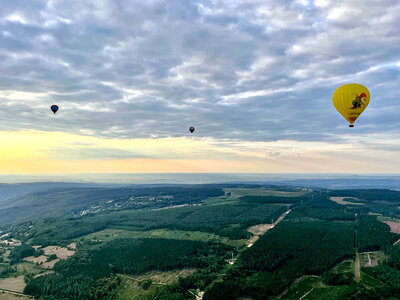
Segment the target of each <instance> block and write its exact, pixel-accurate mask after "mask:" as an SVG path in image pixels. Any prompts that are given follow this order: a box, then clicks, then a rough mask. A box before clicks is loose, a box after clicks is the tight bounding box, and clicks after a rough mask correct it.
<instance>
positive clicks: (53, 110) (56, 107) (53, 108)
mask: <svg viewBox="0 0 400 300" xmlns="http://www.w3.org/2000/svg"><path fill="white" fill-rule="evenodd" d="M50 109H51V111H52V112H53V113H54V114H56V112H57V111H58V109H59V107H58V105H52V106H51V107H50Z"/></svg>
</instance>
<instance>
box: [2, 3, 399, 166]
mask: <svg viewBox="0 0 400 300" xmlns="http://www.w3.org/2000/svg"><path fill="white" fill-rule="evenodd" d="M399 16H400V2H399V1H397V0H345V1H340V0H335V1H333V0H296V1H288V0H262V1H261V0H260V1H259V0H226V1H222V0H221V1H216V0H208V1H207V0H204V1H194V0H165V1H161V0H148V1H143V0H93V1H89V0H88V1H81V0H69V1H58V0H48V1H42V0H32V1H26V0H13V1H1V2H0V174H41V173H46V174H49V173H53V174H68V173H136V172H137V173H163V172H165V173H171V172H172V173H174V172H179V173H185V172H190V173H196V172H205V173H212V172H233V173H241V172H243V173H400V164H399V163H398V162H399V161H400V116H399V113H398V112H399V111H400V88H399V87H400V18H399ZM352 82H357V83H361V84H363V85H365V86H366V87H368V89H369V91H370V93H371V102H370V104H369V106H368V108H367V109H366V110H365V111H364V113H363V114H362V116H361V117H360V118H359V121H357V122H356V123H355V128H349V127H348V123H347V122H346V120H345V119H344V118H343V117H342V116H341V115H340V114H339V113H338V112H337V111H336V110H335V109H334V107H333V105H332V94H333V92H334V90H335V89H336V88H337V87H339V86H340V85H342V84H346V83H352ZM52 104H57V105H59V106H60V110H59V112H58V113H57V114H56V115H53V114H52V112H51V111H50V106H51V105H52ZM189 126H195V128H196V130H195V132H194V133H193V134H190V133H189V131H188V127H189Z"/></svg>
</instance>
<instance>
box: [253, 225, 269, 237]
mask: <svg viewBox="0 0 400 300" xmlns="http://www.w3.org/2000/svg"><path fill="white" fill-rule="evenodd" d="M272 226H273V225H272V224H258V225H255V226H252V227H250V228H249V229H247V231H249V232H251V233H252V234H254V235H263V234H264V233H266V232H267V231H268V230H269V229H271V228H272Z"/></svg>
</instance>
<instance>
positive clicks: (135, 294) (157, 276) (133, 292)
mask: <svg viewBox="0 0 400 300" xmlns="http://www.w3.org/2000/svg"><path fill="white" fill-rule="evenodd" d="M194 272H195V270H194V269H183V270H176V271H170V272H149V273H147V274H144V275H141V276H125V275H120V276H121V277H122V278H123V282H122V284H121V286H120V287H119V288H118V291H117V297H116V299H117V300H125V299H133V300H140V299H146V298H147V297H148V295H149V294H151V293H152V292H154V291H155V290H157V289H158V288H160V287H163V286H165V285H167V284H172V283H175V282H177V281H178V279H179V277H182V278H184V277H187V276H189V275H190V274H193V273H194ZM146 280H151V281H152V284H151V286H150V288H149V289H148V290H144V289H143V288H142V287H141V286H140V283H141V282H144V281H146Z"/></svg>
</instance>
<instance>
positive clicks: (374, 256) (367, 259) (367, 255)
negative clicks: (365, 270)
mask: <svg viewBox="0 0 400 300" xmlns="http://www.w3.org/2000/svg"><path fill="white" fill-rule="evenodd" d="M359 255H360V262H361V266H363V267H376V266H377V265H379V264H380V263H382V262H383V261H384V260H385V258H386V256H385V254H384V253H383V251H372V252H363V253H359Z"/></svg>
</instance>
